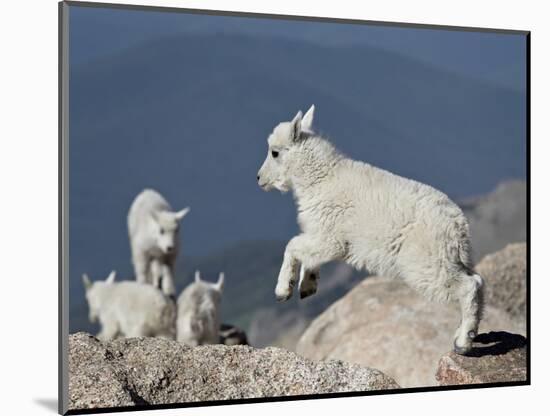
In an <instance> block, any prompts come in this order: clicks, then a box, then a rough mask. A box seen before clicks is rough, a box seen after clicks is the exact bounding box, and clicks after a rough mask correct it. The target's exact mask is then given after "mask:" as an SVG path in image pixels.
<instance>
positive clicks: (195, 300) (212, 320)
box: [177, 271, 224, 347]
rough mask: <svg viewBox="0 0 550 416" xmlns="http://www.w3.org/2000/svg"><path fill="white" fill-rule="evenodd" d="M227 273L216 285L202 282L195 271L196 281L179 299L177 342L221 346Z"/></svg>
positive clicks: (198, 273) (191, 344)
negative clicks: (222, 312)
mask: <svg viewBox="0 0 550 416" xmlns="http://www.w3.org/2000/svg"><path fill="white" fill-rule="evenodd" d="M223 282H224V273H220V275H219V277H218V281H217V282H216V283H208V282H205V281H204V280H201V276H200V272H199V271H196V272H195V281H194V282H193V283H191V284H190V285H189V286H187V287H186V288H185V290H184V291H183V292H182V293H181V295H180V296H179V298H178V318H177V340H178V341H179V342H182V343H184V344H187V345H190V346H192V347H194V346H197V345H204V344H219V343H220V319H219V305H220V300H221V295H222V289H223Z"/></svg>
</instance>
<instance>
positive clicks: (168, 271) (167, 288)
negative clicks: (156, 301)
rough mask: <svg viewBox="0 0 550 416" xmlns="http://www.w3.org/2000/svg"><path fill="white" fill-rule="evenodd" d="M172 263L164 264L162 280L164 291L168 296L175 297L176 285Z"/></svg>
mask: <svg viewBox="0 0 550 416" xmlns="http://www.w3.org/2000/svg"><path fill="white" fill-rule="evenodd" d="M172 267H173V266H172V265H171V264H163V265H162V281H161V289H162V293H164V294H165V295H167V296H170V297H174V296H175V295H176V288H175V286H174V277H173V276H172Z"/></svg>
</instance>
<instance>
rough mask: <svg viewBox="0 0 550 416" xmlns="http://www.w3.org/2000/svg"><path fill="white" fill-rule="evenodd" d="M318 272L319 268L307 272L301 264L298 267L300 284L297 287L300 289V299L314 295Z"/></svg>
mask: <svg viewBox="0 0 550 416" xmlns="http://www.w3.org/2000/svg"><path fill="white" fill-rule="evenodd" d="M319 272H320V268H319V267H317V268H315V269H313V270H308V269H306V268H305V267H304V265H303V264H302V266H301V267H300V283H299V284H298V287H299V289H300V299H303V298H307V297H308V296H311V295H314V294H315V293H316V292H317V282H318V281H319Z"/></svg>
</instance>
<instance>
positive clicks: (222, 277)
mask: <svg viewBox="0 0 550 416" xmlns="http://www.w3.org/2000/svg"><path fill="white" fill-rule="evenodd" d="M224 280H225V273H224V272H221V273H220V275H219V276H218V281H217V282H216V290H217V291H218V292H221V291H222V289H223V282H224Z"/></svg>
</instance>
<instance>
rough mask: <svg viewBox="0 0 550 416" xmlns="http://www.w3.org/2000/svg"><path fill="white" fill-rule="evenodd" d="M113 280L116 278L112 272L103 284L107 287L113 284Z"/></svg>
mask: <svg viewBox="0 0 550 416" xmlns="http://www.w3.org/2000/svg"><path fill="white" fill-rule="evenodd" d="M115 278H116V271H114V270H113V271H112V272H111V273H109V276H108V277H107V279H106V280H105V283H107V284H108V285H110V284H113V282H114V281H115Z"/></svg>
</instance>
